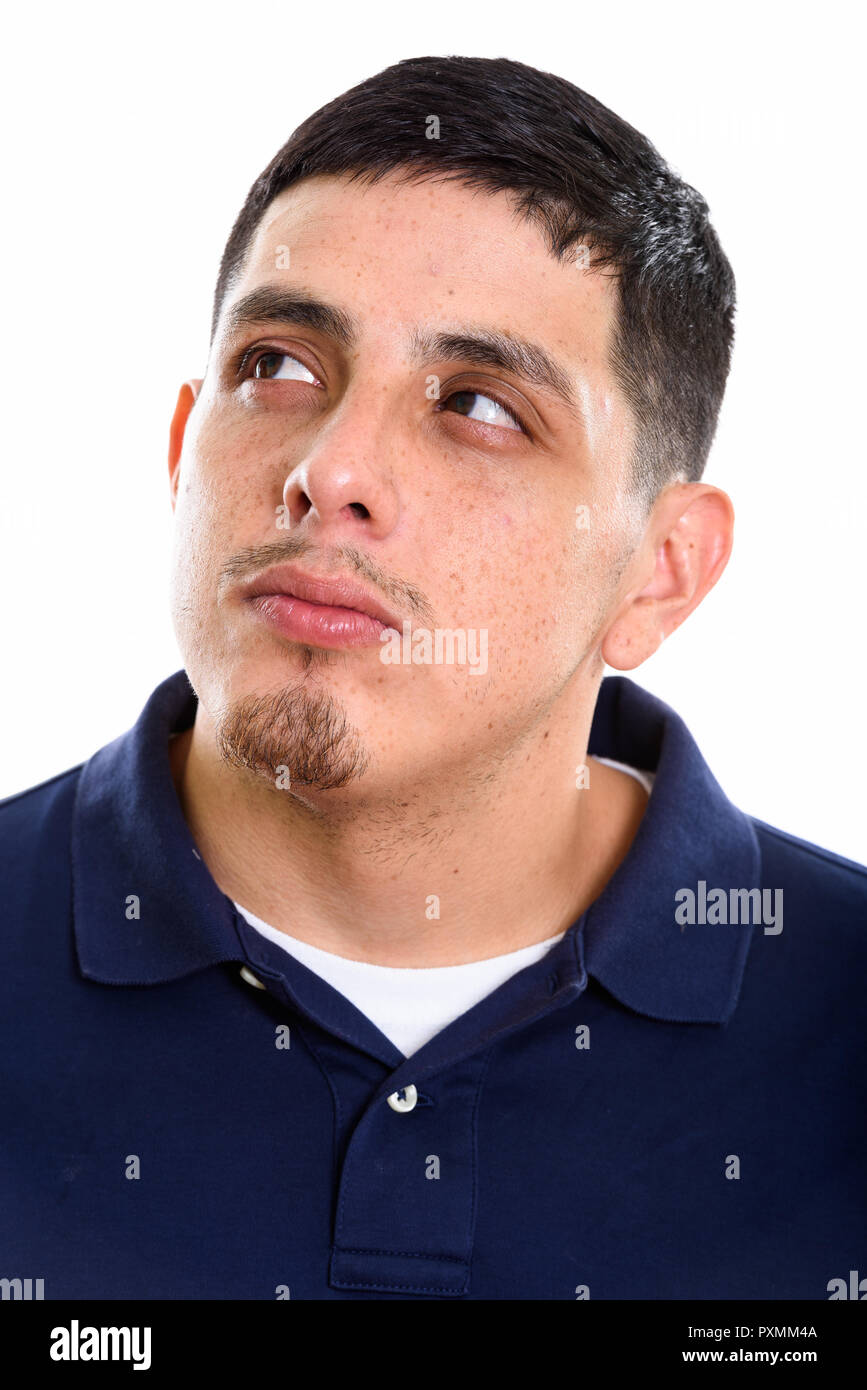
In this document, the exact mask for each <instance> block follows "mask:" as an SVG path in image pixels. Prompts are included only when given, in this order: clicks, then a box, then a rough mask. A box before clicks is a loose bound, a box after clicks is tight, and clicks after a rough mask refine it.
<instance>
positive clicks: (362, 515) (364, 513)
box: [348, 502, 370, 521]
mask: <svg viewBox="0 0 867 1390" xmlns="http://www.w3.org/2000/svg"><path fill="white" fill-rule="evenodd" d="M348 505H349V510H350V511H351V512H352V514H353V516H357V517H358V518H359V519H360V520H361V521H366V520H367V518H368V517H369V516H370V512H369V511H368V510H367V508H366V507H365V505H364V503H363V502H350V503H349V504H348Z"/></svg>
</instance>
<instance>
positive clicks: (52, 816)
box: [0, 763, 84, 879]
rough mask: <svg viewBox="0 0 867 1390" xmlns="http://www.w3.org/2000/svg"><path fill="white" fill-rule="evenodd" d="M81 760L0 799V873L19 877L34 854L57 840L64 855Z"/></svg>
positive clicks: (44, 850) (44, 849)
mask: <svg viewBox="0 0 867 1390" xmlns="http://www.w3.org/2000/svg"><path fill="white" fill-rule="evenodd" d="M83 766H84V764H83V763H79V765H78V766H77V767H72V768H69V769H67V771H66V772H59V773H57V775H56V776H54V777H49V778H48V779H47V780H46V781H45V782H39V783H38V784H37V785H36V786H33V787H28V788H27V789H26V790H25V791H22V792H16V793H15V794H14V795H13V796H7V797H4V798H3V799H2V800H0V872H2V875H3V877H4V879H5V878H6V877H7V874H8V873H11V874H12V875H13V876H16V877H19V876H20V874H21V872H22V870H23V869H24V867H25V866H26V864H27V863H28V861H29V860H30V859H31V857H32V855H33V854H34V853H37V854H44V853H45V852H46V850H47V849H48V847H49V846H50V845H51V844H52V843H53V842H56V843H57V847H58V849H61V850H62V852H63V853H65V854H66V855H67V856H68V853H69V830H70V827H71V823H72V808H73V804H74V801H75V792H76V788H77V786H78V779H79V777H80V775H81V769H82V767H83Z"/></svg>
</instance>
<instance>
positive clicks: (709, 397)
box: [0, 58, 867, 1300]
mask: <svg viewBox="0 0 867 1390" xmlns="http://www.w3.org/2000/svg"><path fill="white" fill-rule="evenodd" d="M733 312H734V282H733V277H732V273H731V269H730V267H729V265H728V262H727V260H726V258H725V256H724V254H723V252H722V250H721V248H720V246H719V243H718V240H717V238H716V235H715V233H714V232H713V230H712V228H711V226H710V224H709V222H708V214H707V208H706V205H705V204H704V202H703V201H702V199H701V198H700V197H699V196H698V195H697V194H696V193H695V191H694V190H693V189H691V188H689V187H688V186H686V185H685V184H684V183H683V182H681V181H680V180H679V179H678V178H677V177H676V176H675V175H674V174H673V173H672V172H671V171H670V170H669V169H668V167H667V166H666V165H665V164H664V162H663V161H662V159H661V158H660V156H659V155H658V154H657V152H656V151H655V150H654V149H653V147H652V146H651V145H650V144H649V143H648V141H647V140H645V139H644V137H643V136H641V135H639V134H638V133H637V132H636V131H635V130H633V129H632V128H631V127H629V126H628V125H626V124H625V123H624V122H623V121H622V120H620V119H619V118H618V117H617V116H615V115H614V114H613V113H612V112H610V111H608V110H606V109H605V108H604V107H603V106H601V105H600V104H599V103H598V102H596V101H594V100H593V99H592V98H591V97H589V96H587V95H585V94H584V93H582V92H580V91H578V90H577V89H576V88H574V87H572V86H571V85H570V84H569V83H567V82H565V81H563V80H562V79H560V78H556V77H552V76H550V75H547V74H543V73H539V72H536V71H534V70H533V69H531V68H528V67H525V66H523V65H521V64H518V63H514V62H510V61H505V60H496V61H495V60H484V59H478V58H426V59H417V60H412V61H408V62H404V63H399V64H397V65H396V66H395V67H392V68H389V69H388V70H386V71H385V72H383V73H381V74H379V75H378V76H377V77H374V78H372V79H370V80H369V81H367V82H364V83H362V84H361V85H360V86H359V87H357V88H355V89H354V90H353V91H351V92H349V93H347V94H346V95H345V96H343V97H340V98H338V99H337V100H336V101H335V102H333V103H331V104H330V105H329V106H326V107H325V108H323V109H322V110H321V111H319V112H317V113H316V114H315V115H314V116H313V117H311V118H310V120H308V121H307V122H305V124H304V125H302V126H301V127H300V128H299V130H298V131H296V132H295V134H294V135H293V136H292V138H291V139H290V140H289V141H288V143H287V144H286V145H285V146H284V147H283V148H282V149H281V150H280V152H279V153H278V154H277V156H276V157H275V159H274V160H273V161H272V163H271V164H270V165H269V166H268V168H267V169H266V170H265V171H264V173H263V174H262V175H261V176H260V178H259V179H258V180H257V181H256V183H255V184H254V186H253V188H252V189H251V192H250V194H249V196H248V199H247V201H246V203H245V206H244V208H243V210H242V212H241V214H240V216H239V218H238V220H237V222H236V224H235V227H234V229H233V231H232V234H231V236H230V239H229V242H228V245H227V247H226V251H225V254H224V257H223V262H222V265H221V269H220V275H219V281H218V285H217V291H216V297H215V304H214V318H213V331H212V341H211V351H210V356H209V360H208V364H207V369H206V372H205V376H204V378H203V379H202V380H194V381H190V382H187V383H186V384H185V385H184V386H183V387H182V388H181V390H180V394H179V397H178V403H177V408H176V411H175V415H174V418H173V421H172V425H171V439H170V458H169V464H170V480H171V496H172V503H173V506H174V508H175V514H176V536H177V542H176V549H175V563H174V576H173V611H174V622H175V630H176V633H177V637H178V641H179V644H180V648H181V652H182V654H183V661H184V668H185V670H184V671H183V672H178V673H177V674H176V675H175V676H172V677H171V678H170V679H168V680H166V681H165V682H164V683H163V684H162V685H160V686H159V688H158V689H157V690H156V691H155V692H154V694H153V695H152V696H151V698H150V699H149V700H148V702H147V705H146V706H145V709H144V711H143V713H142V715H141V718H140V719H139V721H138V723H137V725H136V726H135V728H134V729H133V730H131V731H130V732H129V733H128V734H126V735H124V736H123V737H122V738H120V739H118V740H116V741H115V742H114V743H112V744H109V745H108V746H107V747H106V748H103V749H102V750H100V751H99V752H98V753H96V754H95V756H94V757H93V758H91V759H90V760H89V761H88V762H87V763H86V764H85V765H84V766H83V767H81V768H76V769H74V770H73V771H71V772H67V773H64V774H62V775H61V776H59V777H57V778H55V779H53V780H52V781H51V782H48V783H46V784H44V785H43V786H41V787H38V788H35V789H33V790H31V791H29V792H26V793H23V794H22V795H20V796H18V797H13V798H11V799H10V800H9V801H7V802H6V803H5V804H4V806H3V809H2V812H0V819H2V830H3V845H4V863H5V877H4V887H5V895H6V902H7V913H6V927H5V930H4V933H3V942H4V951H5V958H4V962H3V964H4V968H3V971H2V978H3V980H4V981H5V982H6V995H7V997H6V1001H5V1007H4V1010H3V1018H4V1024H3V1027H4V1057H5V1059H6V1075H5V1079H4V1083H3V1087H4V1099H3V1107H4V1108H3V1113H4V1117H5V1125H4V1129H5V1136H4V1151H5V1157H4V1164H3V1179H2V1181H3V1185H4V1189H5V1193H6V1197H7V1213H8V1214H7V1220H6V1222H5V1227H4V1230H3V1233H2V1236H0V1262H2V1269H0V1273H2V1274H3V1275H5V1276H8V1277H10V1278H11V1277H13V1276H15V1277H21V1278H24V1277H30V1278H42V1279H44V1281H45V1297H47V1298H84V1299H89V1298H101V1297H115V1298H118V1297H130V1298H135V1297H140V1298H170V1299H194V1298H205V1299H207V1298H216V1299H228V1298H238V1299H273V1298H295V1299H297V1298H302V1299H364V1298H367V1299H389V1298H391V1299H425V1298H430V1299H450V1298H452V1299H453V1298H465V1299H474V1300H476V1299H575V1298H579V1299H585V1298H591V1299H622V1298H627V1299H637V1298H654V1299H684V1298H691V1297H697V1298H702V1299H712V1298H751V1299H765V1298H769V1297H780V1298H786V1299H802V1298H806V1299H826V1298H828V1297H829V1296H837V1293H836V1291H835V1290H836V1285H835V1283H834V1281H835V1280H836V1279H837V1278H838V1277H842V1278H843V1279H844V1280H845V1279H848V1272H849V1271H850V1270H851V1269H858V1268H864V1267H865V1266H864V1260H865V1249H864V1244H863V1226H862V1225H861V1224H860V1223H861V1222H862V1220H863V1213H864V1198H863V1182H862V1179H861V1168H862V1160H863V1120H862V1115H863V1113H864V1104H863V1086H864V1083H863V1080H862V1077H863V1072H864V1069H863V1066H859V1065H858V1061H857V1058H856V1052H857V1051H859V1050H860V1048H859V1045H860V1020H859V1016H858V1011H857V1008H856V999H857V998H858V993H856V991H858V992H859V981H858V969H859V965H860V964H861V962H862V961H863V954H864V929H863V927H864V918H865V905H867V876H865V870H863V869H861V868H859V867H858V866H856V865H854V864H851V863H848V862H847V861H844V860H843V859H840V858H838V857H836V856H834V855H832V854H829V853H827V852H825V851H824V850H821V849H817V848H816V847H814V846H812V845H807V844H805V843H803V842H801V841H797V840H794V839H792V838H791V837H790V836H787V835H785V834H782V833H781V832H780V831H778V830H774V829H771V828H770V827H767V826H765V825H762V824H761V823H759V822H757V821H755V820H753V819H751V818H749V817H748V816H747V815H745V814H743V813H742V812H740V811H739V810H737V809H736V808H735V807H734V806H733V805H731V803H730V802H729V801H728V800H727V798H726V797H725V796H724V794H723V792H722V791H721V789H720V787H719V785H718V784H717V782H716V781H715V780H714V778H713V776H712V774H711V773H710V771H709V769H708V768H707V766H706V765H705V763H704V761H703V759H702V757H701V754H700V752H699V750H698V749H697V747H696V745H695V743H694V742H693V740H692V738H691V736H690V734H689V733H688V731H687V729H686V728H685V726H684V724H683V723H682V722H681V720H680V719H679V718H678V717H677V715H676V714H675V713H674V712H673V711H672V710H671V709H669V708H668V707H667V706H666V705H665V704H663V703H662V702H661V701H659V700H657V699H655V698H653V697H651V696H650V695H648V694H647V693H646V692H644V691H642V690H641V689H640V688H639V687H638V686H637V685H635V684H634V683H633V682H632V681H631V680H629V679H628V678H625V677H623V676H614V677H607V678H605V679H604V680H603V674H604V667H605V664H607V665H608V666H609V667H611V668H613V669H614V670H615V671H619V672H624V671H631V670H633V669H634V668H636V667H637V666H639V665H640V664H641V662H642V661H644V660H646V658H647V657H649V656H650V655H651V654H652V653H653V652H654V651H655V650H656V649H657V648H658V646H659V644H660V643H661V642H662V641H663V640H664V639H665V638H667V637H668V636H669V635H670V634H671V633H672V632H673V631H674V630H675V628H677V627H678V626H679V625H680V623H682V622H683V620H684V619H685V618H686V617H687V616H688V615H689V614H690V613H691V612H692V611H693V609H694V608H696V606H697V605H698V604H699V603H700V602H701V600H702V598H703V597H704V596H705V594H706V593H707V592H708V590H709V589H710V588H711V587H712V585H713V584H714V583H715V582H716V580H717V579H718V578H719V576H720V574H721V573H722V571H723V569H724V567H725V564H726V562H727V559H728V556H729V552H730V548H731V541H732V507H731V503H730V501H729V499H728V497H727V496H726V495H725V494H724V493H723V492H721V491H720V490H719V489H718V488H715V487H712V486H710V485H708V484H705V483H703V482H702V481H701V474H702V470H703V467H704V464H705V460H706V458H707V454H708V450H709V448H710V444H711V441H712V438H713V434H714V429H715V425H716V420H717V415H718V411H719V406H720V402H721V399H722V396H723V390H724V384H725V379H726V374H727V371H728V364H729V356H730V349H731V341H732V323H733ZM859 1262H860V1265H859ZM847 1287H848V1286H847Z"/></svg>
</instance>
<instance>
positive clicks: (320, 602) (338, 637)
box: [240, 565, 400, 649]
mask: <svg viewBox="0 0 867 1390" xmlns="http://www.w3.org/2000/svg"><path fill="white" fill-rule="evenodd" d="M240 596H241V598H242V600H243V601H244V603H245V604H246V605H248V607H249V608H250V609H251V610H252V611H253V613H254V614H255V615H256V617H257V618H258V619H259V620H260V621H262V622H264V623H266V624H267V626H269V627H270V628H272V629H273V630H274V631H276V632H278V633H280V635H281V636H283V637H285V638H288V639H289V640H290V641H292V642H303V643H305V644H306V645H307V646H311V647H330V648H333V649H340V648H346V647H364V646H381V645H382V638H381V634H382V633H383V632H385V631H386V630H387V629H389V628H395V629H397V630H400V619H399V618H398V617H397V616H396V615H395V614H394V613H392V612H390V610H389V609H387V608H386V607H384V606H383V604H382V603H381V602H380V601H379V600H378V599H376V598H375V597H374V596H373V595H372V594H369V593H368V592H367V590H366V589H364V588H363V587H362V586H361V585H359V584H357V583H356V582H355V581H353V580H350V579H341V578H329V577H326V576H320V577H317V576H314V575H307V574H303V573H302V572H301V571H300V570H297V569H295V568H294V566H292V565H281V566H277V567H275V568H274V569H270V570H266V571H265V573H264V574H261V575H259V576H257V578H255V579H253V580H251V581H250V583H249V584H246V585H244V586H243V587H242V588H241V590H240Z"/></svg>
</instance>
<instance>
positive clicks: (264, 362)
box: [253, 352, 316, 383]
mask: <svg viewBox="0 0 867 1390" xmlns="http://www.w3.org/2000/svg"><path fill="white" fill-rule="evenodd" d="M253 376H254V378H256V379H257V380H259V381H309V382H313V383H315V382H316V377H315V376H314V375H313V373H312V372H311V371H310V370H309V368H307V367H305V365H304V363H303V362H299V360H298V358H297V357H291V356H290V355H289V353H288V352H263V353H262V355H261V357H258V358H257V359H256V362H255V364H254V366H253Z"/></svg>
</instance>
